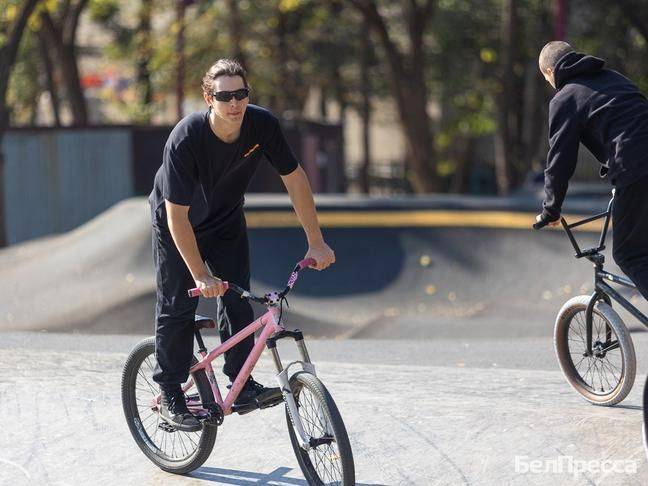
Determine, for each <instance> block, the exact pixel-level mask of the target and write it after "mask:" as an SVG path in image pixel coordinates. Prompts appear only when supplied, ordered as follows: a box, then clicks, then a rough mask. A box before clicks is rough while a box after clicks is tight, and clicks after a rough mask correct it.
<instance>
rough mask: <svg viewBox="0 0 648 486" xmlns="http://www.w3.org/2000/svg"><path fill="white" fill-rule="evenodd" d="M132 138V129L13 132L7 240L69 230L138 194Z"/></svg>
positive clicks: (8, 147) (8, 149) (8, 153)
mask: <svg viewBox="0 0 648 486" xmlns="http://www.w3.org/2000/svg"><path fill="white" fill-rule="evenodd" d="M130 137H131V135H130V130H129V129H92V130H82V129H79V130H62V131H44V130H34V131H28V130H20V131H10V132H9V133H7V134H6V136H5V139H4V144H3V150H4V153H5V173H4V175H5V177H4V194H5V215H6V218H5V221H6V232H7V243H8V244H13V243H17V242H20V241H24V240H27V239H31V238H35V237H38V236H44V235H47V234H51V233H59V232H61V231H68V230H70V229H73V228H75V227H77V226H79V225H80V224H82V223H85V222H86V221H88V220H89V219H91V218H92V217H94V216H96V215H97V214H99V213H101V212H102V211H104V210H106V209H107V208H109V207H110V206H112V205H113V204H115V203H116V202H118V201H121V200H122V199H124V198H127V197H130V196H132V195H133V176H132V160H131V150H130V146H131V141H130Z"/></svg>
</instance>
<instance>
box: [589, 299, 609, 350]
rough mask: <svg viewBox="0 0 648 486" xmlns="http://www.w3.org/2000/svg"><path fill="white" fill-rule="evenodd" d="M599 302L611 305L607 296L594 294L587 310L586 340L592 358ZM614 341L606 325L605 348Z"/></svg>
mask: <svg viewBox="0 0 648 486" xmlns="http://www.w3.org/2000/svg"><path fill="white" fill-rule="evenodd" d="M599 300H603V301H605V302H606V303H607V304H608V305H611V302H610V298H609V297H608V296H607V295H606V294H602V293H600V292H594V293H593V294H592V297H591V298H590V301H589V303H588V304H587V309H585V339H587V356H592V354H593V351H592V339H593V336H594V329H593V328H594V323H593V322H594V306H595V305H596V303H597V302H598V301H599ZM611 341H612V329H611V328H610V326H609V325H608V324H607V322H606V323H605V346H606V347H607V346H608V345H609V344H610V342H611Z"/></svg>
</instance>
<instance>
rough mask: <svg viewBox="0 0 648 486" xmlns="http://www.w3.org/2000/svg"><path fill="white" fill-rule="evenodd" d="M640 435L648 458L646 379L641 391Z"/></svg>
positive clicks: (647, 379) (647, 389) (647, 393)
mask: <svg viewBox="0 0 648 486" xmlns="http://www.w3.org/2000/svg"><path fill="white" fill-rule="evenodd" d="M641 435H642V438H643V446H644V452H645V454H646V458H648V378H646V383H645V384H644V389H643V424H642V427H641Z"/></svg>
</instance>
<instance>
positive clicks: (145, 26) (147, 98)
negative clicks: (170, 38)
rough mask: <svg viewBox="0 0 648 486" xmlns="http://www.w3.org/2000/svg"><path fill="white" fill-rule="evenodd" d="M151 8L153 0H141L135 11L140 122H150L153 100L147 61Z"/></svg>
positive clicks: (148, 58) (151, 49) (150, 46)
mask: <svg viewBox="0 0 648 486" xmlns="http://www.w3.org/2000/svg"><path fill="white" fill-rule="evenodd" d="M152 9H153V0H141V4H140V7H139V10H138V13H137V17H138V26H137V37H138V43H137V44H138V45H137V53H136V58H135V67H136V73H137V74H136V86H137V96H138V98H139V104H140V106H141V108H142V111H143V113H142V115H141V117H140V119H139V121H140V122H143V123H150V121H151V113H150V107H151V103H152V102H153V85H152V84H151V71H150V69H149V62H150V59H151V56H152V54H153V46H152V40H151V12H152Z"/></svg>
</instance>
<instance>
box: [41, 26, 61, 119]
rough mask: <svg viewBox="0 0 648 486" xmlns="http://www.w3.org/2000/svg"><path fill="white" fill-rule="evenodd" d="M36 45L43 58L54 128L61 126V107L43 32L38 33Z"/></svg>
mask: <svg viewBox="0 0 648 486" xmlns="http://www.w3.org/2000/svg"><path fill="white" fill-rule="evenodd" d="M38 44H39V48H40V52H41V57H42V58H43V66H44V68H45V87H46V89H47V92H48V93H49V95H50V104H51V105H52V106H51V108H52V115H53V116H54V126H56V127H60V126H61V105H60V103H59V94H58V89H57V87H56V81H55V80H54V66H53V65H52V59H51V58H50V53H49V49H48V48H47V40H46V39H45V35H44V34H43V32H38Z"/></svg>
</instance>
